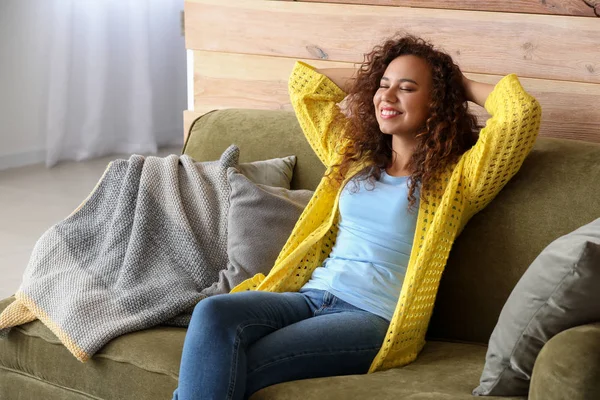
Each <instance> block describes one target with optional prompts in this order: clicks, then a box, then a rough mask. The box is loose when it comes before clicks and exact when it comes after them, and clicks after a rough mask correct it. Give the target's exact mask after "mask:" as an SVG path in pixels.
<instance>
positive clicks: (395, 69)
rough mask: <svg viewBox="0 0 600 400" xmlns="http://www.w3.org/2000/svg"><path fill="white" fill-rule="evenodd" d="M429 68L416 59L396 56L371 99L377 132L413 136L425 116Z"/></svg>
mask: <svg viewBox="0 0 600 400" xmlns="http://www.w3.org/2000/svg"><path fill="white" fill-rule="evenodd" d="M431 86H432V81H431V68H430V67H429V65H428V64H427V62H425V60H423V59H422V58H420V57H417V56H413V55H405V56H400V57H398V58H396V59H394V60H393V61H392V62H391V63H390V64H389V65H388V67H387V69H386V70H385V72H384V73H383V77H382V78H381V81H380V85H379V89H378V90H377V92H376V93H375V96H374V97H373V104H374V105H375V113H376V117H377V122H378V123H379V129H380V130H381V132H383V133H385V134H389V135H415V134H416V133H417V130H418V129H419V128H420V127H421V126H423V124H424V123H425V121H426V120H427V117H428V116H429V101H430V93H431Z"/></svg>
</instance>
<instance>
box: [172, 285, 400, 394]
mask: <svg viewBox="0 0 600 400" xmlns="http://www.w3.org/2000/svg"><path fill="white" fill-rule="evenodd" d="M388 325H389V321H387V320H386V319H384V318H382V317H379V316H377V315H375V314H372V313H369V312H367V311H364V310H361V309H359V308H357V307H354V306H352V305H350V304H348V303H346V302H344V301H343V300H341V299H339V298H337V297H335V296H334V295H332V294H331V293H329V292H326V291H322V290H313V289H308V290H303V291H301V292H297V293H270V292H255V291H252V292H241V293H234V294H225V295H217V296H213V297H209V298H207V299H204V300H202V301H201V302H199V303H198V304H197V305H196V308H195V309H194V313H193V314H192V320H191V321H190V325H189V328H188V332H187V335H186V337H185V342H184V345H183V354H182V357H181V368H180V372H179V387H178V388H177V390H175V392H174V393H173V399H174V400H191V399H211V400H226V399H244V398H248V397H249V396H250V395H251V394H252V393H254V392H255V391H257V390H259V389H262V388H264V387H266V386H270V385H274V384H276V383H280V382H287V381H292V380H298V379H307V378H317V377H324V376H334V375H350V374H364V373H366V372H367V371H368V369H369V366H370V365H371V362H372V361H373V359H374V358H375V356H376V355H377V352H378V351H379V348H380V347H381V344H382V343H383V340H384V337H385V334H386V332H387V329H388Z"/></svg>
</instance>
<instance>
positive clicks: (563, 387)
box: [529, 322, 600, 400]
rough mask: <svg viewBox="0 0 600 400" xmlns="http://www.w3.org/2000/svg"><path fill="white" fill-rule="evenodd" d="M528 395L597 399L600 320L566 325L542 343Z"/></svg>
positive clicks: (534, 399) (536, 399) (538, 399)
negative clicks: (573, 325)
mask: <svg viewBox="0 0 600 400" xmlns="http://www.w3.org/2000/svg"><path fill="white" fill-rule="evenodd" d="M529 399H530V400H554V399H556V400H559V399H569V400H588V399H600V322H598V323H594V324H587V325H581V326H577V327H575V328H571V329H567V330H566V331H563V332H561V333H559V334H558V335H556V336H554V337H553V338H552V339H550V340H549V341H548V342H547V343H546V344H545V345H544V347H543V348H542V351H540V354H539V355H538V357H537V359H536V361H535V365H534V367H533V374H532V376H531V385H530V389H529Z"/></svg>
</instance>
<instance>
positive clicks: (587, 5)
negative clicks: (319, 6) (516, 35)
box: [280, 0, 600, 17]
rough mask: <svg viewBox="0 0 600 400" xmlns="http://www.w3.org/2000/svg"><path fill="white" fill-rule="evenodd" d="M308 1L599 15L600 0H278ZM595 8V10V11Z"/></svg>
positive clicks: (586, 15)
mask: <svg viewBox="0 0 600 400" xmlns="http://www.w3.org/2000/svg"><path fill="white" fill-rule="evenodd" d="M280 1H299V2H307V3H338V4H339V3H343V4H370V5H377V6H401V7H421V8H446V9H451V10H473V11H499V12H517V13H529V14H551V15H571V16H583V17H596V16H600V1H595V0H587V1H585V0H543V1H542V0H510V1H498V0H280ZM594 11H595V12H594Z"/></svg>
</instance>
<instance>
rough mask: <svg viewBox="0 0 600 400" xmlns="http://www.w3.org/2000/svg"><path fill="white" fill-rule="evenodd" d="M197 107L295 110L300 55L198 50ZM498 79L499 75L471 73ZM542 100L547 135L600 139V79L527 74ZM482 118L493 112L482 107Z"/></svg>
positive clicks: (526, 84)
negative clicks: (291, 87) (294, 78)
mask: <svg viewBox="0 0 600 400" xmlns="http://www.w3.org/2000/svg"><path fill="white" fill-rule="evenodd" d="M194 60H196V64H195V68H194V80H195V83H194V84H195V91H196V93H195V105H196V109H195V111H196V112H200V111H201V110H202V111H210V110H213V109H222V108H257V109H270V110H291V105H290V102H289V96H288V93H287V79H288V77H289V74H290V72H291V69H292V67H293V65H294V62H295V59H293V58H282V57H266V56H256V55H244V54H227V53H215V52H203V51H196V52H194ZM308 62H309V63H311V64H312V65H315V66H316V67H318V68H327V67H329V68H338V67H342V68H343V67H349V68H352V67H353V66H354V64H351V63H339V62H328V61H318V62H314V61H308ZM467 76H468V77H469V78H471V79H475V80H478V81H481V82H487V83H496V82H498V81H499V80H500V79H501V76H498V75H483V74H469V73H468V74H467ZM521 82H522V84H523V86H524V87H525V88H526V89H527V90H528V91H529V92H530V93H531V94H532V95H534V96H535V97H536V98H537V99H538V100H539V101H540V103H541V104H542V109H543V118H542V128H541V135H543V136H550V137H560V138H566V139H579V140H586V141H591V142H599V143H600V107H598V105H599V104H600V84H590V83H576V82H565V81H552V80H543V79H530V78H521ZM474 110H476V113H477V115H478V117H479V118H480V121H482V122H483V121H485V119H486V118H487V114H486V113H485V111H484V110H483V109H482V108H481V107H478V106H474Z"/></svg>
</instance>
